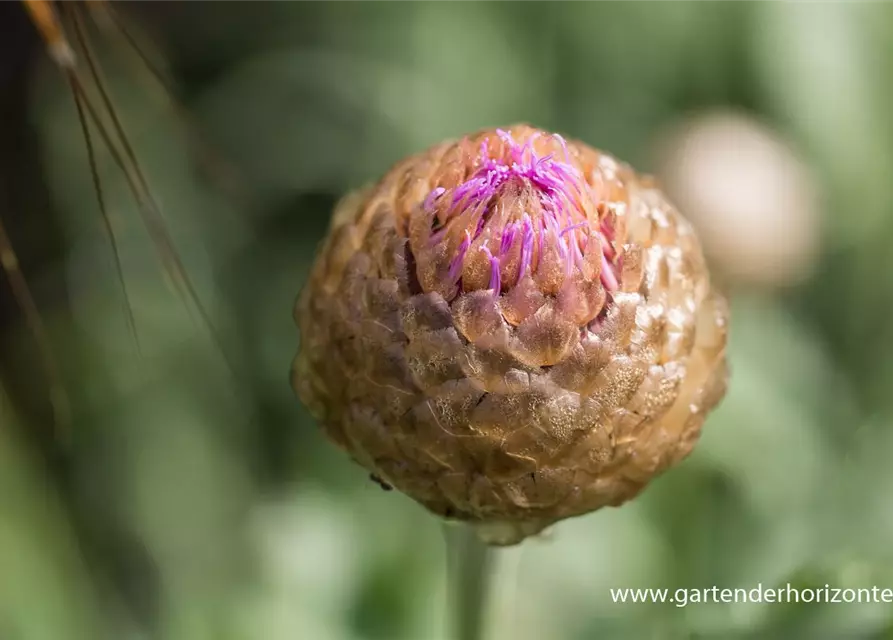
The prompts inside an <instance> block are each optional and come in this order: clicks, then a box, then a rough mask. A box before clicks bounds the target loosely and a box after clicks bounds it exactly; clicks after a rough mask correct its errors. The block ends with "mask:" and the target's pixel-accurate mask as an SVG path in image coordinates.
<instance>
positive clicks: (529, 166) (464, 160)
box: [292, 126, 728, 544]
mask: <svg viewBox="0 0 893 640" xmlns="http://www.w3.org/2000/svg"><path fill="white" fill-rule="evenodd" d="M295 317H296V321H297V323H298V325H299V327H300V331H301V348H300V352H299V353H298V356H297V358H296V359H295V363H294V367H293V373H292V378H293V384H294V387H295V390H296V391H297V393H298V395H299V396H300V398H301V399H302V401H303V402H304V403H305V404H306V405H307V407H309V409H310V411H311V412H312V413H313V415H314V416H315V417H316V418H317V419H318V420H319V422H320V423H321V424H322V425H323V428H324V429H325V430H326V432H327V433H328V435H329V436H330V437H331V438H332V439H333V440H334V441H335V442H336V443H337V444H338V445H340V446H341V447H342V448H343V449H345V450H346V451H347V452H349V453H350V455H352V456H353V458H354V459H355V460H356V461H357V462H358V463H359V464H361V465H363V466H364V467H366V468H367V469H368V470H369V471H370V472H371V473H372V474H373V477H375V478H376V479H378V480H379V481H380V482H382V483H383V484H385V485H386V486H393V487H395V488H397V489H399V490H400V491H403V492H404V493H406V494H407V495H409V496H411V497H412V498H414V499H415V500H417V501H418V502H420V503H421V504H422V505H424V506H425V507H427V508H428V509H429V510H431V511H433V512H434V513H436V514H439V515H441V516H444V517H447V518H452V519H458V520H462V521H466V522H469V523H471V524H473V525H474V526H476V528H477V529H478V531H479V533H480V534H481V536H482V538H484V539H485V541H487V542H490V543H492V544H514V543H517V542H519V541H520V540H522V539H524V538H525V537H526V536H529V535H532V534H535V533H537V532H539V531H541V530H542V529H544V528H545V527H547V526H549V525H550V524H552V523H554V522H556V521H558V520H561V519H563V518H567V517H571V516H576V515H580V514H583V513H587V512H589V511H593V510H595V509H598V508H600V507H603V506H606V505H614V506H616V505H620V504H622V503H623V502H625V501H627V500H629V499H631V498H633V497H634V496H636V495H637V494H638V493H639V492H640V491H641V490H642V488H643V487H644V486H645V485H646V484H647V483H648V482H649V481H650V480H651V479H652V478H653V477H654V476H656V475H657V474H659V473H661V472H662V471H664V470H665V469H667V468H668V467H670V466H671V465H673V464H675V463H676V462H678V461H680V460H681V459H682V458H684V457H685V456H686V455H688V453H689V452H690V451H691V450H692V448H693V446H694V444H695V442H696V440H697V438H698V436H699V433H700V430H701V425H702V423H703V421H704V418H705V416H706V415H707V413H708V412H709V411H710V410H711V409H712V408H713V407H714V406H715V405H716V404H717V403H718V402H719V400H720V399H721V397H722V396H723V394H724V391H725V386H726V377H727V370H726V360H725V343H726V325H727V320H728V311H727V307H726V304H725V301H724V300H723V298H722V297H721V296H720V295H719V294H718V293H717V292H715V291H714V290H712V289H711V287H710V282H709V276H708V273H707V268H706V265H705V262H704V258H703V255H702V252H701V248H700V245H699V243H698V241H697V238H696V237H695V234H694V232H693V230H692V228H691V226H690V225H689V223H688V222H687V221H686V220H685V219H684V218H683V217H682V216H681V215H680V214H679V213H678V212H677V211H676V210H675V209H674V208H673V206H672V205H671V204H670V203H669V202H667V200H666V199H665V198H664V196H663V195H662V194H661V192H660V191H659V190H658V189H657V188H656V187H655V186H654V185H653V184H652V183H651V182H650V181H649V180H647V179H645V178H641V177H639V176H637V175H636V174H635V173H634V172H633V171H632V170H631V169H630V168H629V167H627V166H625V165H623V164H621V163H619V162H618V161H616V160H615V159H613V158H612V157H610V156H609V155H607V154H604V153H601V152H598V151H595V150H594V149H591V148H589V147H587V146H585V145H583V144H581V143H578V142H573V141H568V142H566V141H565V140H564V139H563V138H561V137H560V136H558V135H552V134H547V133H545V132H543V131H539V130H537V129H534V128H531V127H528V126H515V127H512V128H510V129H508V130H505V131H503V130H495V131H493V130H488V131H483V132H479V133H477V134H474V135H471V136H468V137H466V138H463V139H462V140H460V141H458V142H457V141H449V142H445V143H443V144H440V145H437V146H435V147H433V148H431V149H429V150H428V151H426V152H424V153H422V154H420V155H417V156H414V157H410V158H408V159H406V160H404V161H403V162H400V163H399V164H398V165H396V166H395V167H394V168H393V169H392V170H391V171H390V172H389V173H388V174H387V175H386V176H385V177H384V178H383V180H382V181H381V182H379V183H378V184H377V185H376V186H374V187H371V188H369V189H367V190H365V191H363V192H361V193H357V194H353V195H351V196H348V197H347V198H345V199H344V200H343V201H342V203H341V204H340V205H339V206H338V208H337V210H336V211H335V214H334V218H333V220H332V225H331V230H330V233H329V235H328V237H327V239H326V240H325V242H324V244H323V246H322V248H321V251H320V253H319V255H318V257H317V261H316V263H315V266H314V269H313V271H312V273H311V275H310V279H309V281H308V283H307V285H306V287H305V288H304V290H303V292H302V294H301V296H299V299H298V303H297V305H296V308H295Z"/></svg>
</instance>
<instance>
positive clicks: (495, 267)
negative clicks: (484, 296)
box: [481, 245, 502, 293]
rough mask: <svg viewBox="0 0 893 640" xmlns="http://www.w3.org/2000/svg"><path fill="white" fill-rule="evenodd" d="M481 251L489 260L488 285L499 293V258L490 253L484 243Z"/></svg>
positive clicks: (500, 287) (500, 279)
mask: <svg viewBox="0 0 893 640" xmlns="http://www.w3.org/2000/svg"><path fill="white" fill-rule="evenodd" d="M481 251H483V252H484V253H486V254H487V258H488V259H489V260H490V286H489V287H488V288H489V289H490V290H491V291H494V292H496V293H499V292H500V290H501V289H502V275H501V274H500V273H499V259H498V258H495V257H494V256H493V254H492V253H490V249H489V248H488V247H487V246H486V245H484V246H482V247H481Z"/></svg>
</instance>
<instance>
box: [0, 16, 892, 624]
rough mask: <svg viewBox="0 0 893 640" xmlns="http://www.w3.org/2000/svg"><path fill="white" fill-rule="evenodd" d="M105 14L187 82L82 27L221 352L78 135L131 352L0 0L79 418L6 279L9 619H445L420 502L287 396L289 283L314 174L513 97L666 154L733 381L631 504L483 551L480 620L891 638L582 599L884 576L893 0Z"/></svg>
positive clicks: (327, 176) (64, 110)
mask: <svg viewBox="0 0 893 640" xmlns="http://www.w3.org/2000/svg"><path fill="white" fill-rule="evenodd" d="M119 9H120V10H121V12H122V14H123V15H124V16H125V18H127V19H128V24H130V25H131V27H132V29H133V32H134V35H135V36H137V38H138V39H139V40H140V41H141V42H143V43H145V45H146V48H147V50H148V52H149V56H150V57H151V59H152V60H153V61H154V63H155V64H157V65H158V66H159V67H161V68H162V69H163V70H164V74H165V75H166V76H167V77H168V79H169V81H170V83H171V86H172V89H173V94H174V97H175V100H176V103H177V104H179V105H180V106H179V107H176V106H174V102H172V101H171V99H170V97H169V96H166V95H165V93H164V92H163V91H161V90H160V89H159V86H158V85H157V84H156V83H154V81H153V80H152V78H151V76H150V75H149V74H148V73H147V72H146V71H145V68H144V67H143V66H142V65H141V63H140V61H139V60H138V59H137V58H136V57H135V56H133V55H132V52H130V51H129V50H128V49H127V47H126V46H125V43H124V41H123V40H122V39H121V38H120V37H119V36H116V35H115V34H114V33H112V34H106V36H102V34H101V33H99V32H98V31H96V32H94V33H93V35H94V36H97V37H96V38H95V39H94V42H95V46H96V48H97V51H98V53H99V55H100V58H101V60H102V63H103V68H104V70H105V74H106V78H107V80H108V83H109V86H110V87H111V90H112V94H113V96H114V99H115V101H116V104H117V105H118V107H119V109H120V111H121V114H122V119H123V120H124V123H125V125H126V128H127V130H128V133H129V135H130V136H131V137H132V140H133V142H134V145H135V147H136V150H137V152H138V154H139V156H140V158H141V161H142V163H143V165H144V167H145V169H146V171H147V173H148V175H149V176H150V181H151V183H152V186H153V189H154V191H155V193H156V196H157V199H158V200H159V202H160V204H161V207H162V209H163V211H164V214H165V216H166V219H167V222H168V225H169V228H170V230H171V233H172V234H173V236H174V238H175V241H176V243H177V246H178V247H179V249H180V253H181V255H182V258H183V261H184V262H185V264H186V266H187V268H188V270H189V272H190V274H191V276H192V278H193V279H194V280H195V282H196V285H197V288H198V290H199V292H200V296H201V298H202V301H203V303H204V304H205V305H206V307H207V309H208V311H209V313H210V315H211V317H212V319H213V321H214V323H215V324H216V325H217V326H218V327H219V329H220V331H221V333H222V335H223V336H224V344H225V350H226V353H227V355H228V356H229V358H230V359H231V360H232V362H233V363H234V367H233V368H234V370H235V377H233V375H231V374H230V373H229V372H228V369H227V366H226V363H225V361H224V360H223V358H222V357H221V354H220V351H219V350H218V349H217V348H216V347H215V345H214V344H213V342H212V341H211V340H210V339H209V337H208V335H207V332H206V331H204V329H203V328H202V325H201V323H200V322H198V321H197V320H196V314H195V313H194V310H191V309H190V307H189V306H188V305H185V304H184V303H183V302H182V301H181V299H180V298H178V296H177V295H176V294H175V293H173V291H172V289H171V287H170V285H169V284H168V282H167V281H166V278H165V276H164V274H163V271H162V270H161V269H160V268H159V262H158V260H157V258H156V256H155V254H154V252H153V249H152V245H151V244H150V242H149V241H148V237H147V235H146V233H145V230H144V229H143V227H142V225H141V223H140V219H139V216H138V211H137V210H136V208H135V205H134V201H133V198H132V197H131V196H130V194H129V192H128V190H127V189H126V185H125V184H124V182H123V180H122V179H121V176H120V173H119V172H118V171H117V169H116V168H115V166H114V164H113V163H112V162H111V161H110V159H109V158H108V157H107V154H102V153H101V154H100V156H101V157H100V167H99V171H100V174H101V177H102V184H103V186H104V189H105V192H106V197H107V199H108V201H109V209H110V211H111V214H112V217H113V222H114V225H115V231H116V236H117V241H118V246H119V250H120V253H121V255H122V262H123V268H124V272H125V276H126V286H127V289H128V293H129V296H130V299H131V301H132V305H133V309H134V314H135V317H136V323H137V330H138V334H139V342H140V345H139V346H140V352H141V355H140V354H138V352H137V349H136V347H135V345H134V341H133V339H132V337H131V336H130V334H129V333H128V330H127V323H126V316H125V310H124V309H125V307H124V298H123V296H122V293H121V290H120V287H119V285H118V283H117V280H116V276H115V269H114V256H113V253H112V250H111V245H110V243H109V241H108V238H107V236H106V235H105V233H104V230H103V226H102V223H101V219H100V217H99V212H98V209H97V205H96V199H95V194H94V191H93V187H92V183H91V180H90V174H89V171H88V168H87V165H86V154H85V150H84V144H83V138H82V134H81V131H80V130H79V129H78V127H77V119H76V112H75V110H74V106H73V102H72V100H71V97H70V95H69V93H68V89H67V86H66V84H65V82H64V81H63V79H62V77H61V76H60V74H59V73H58V71H57V70H56V69H54V68H53V67H52V66H51V65H50V64H49V63H48V61H47V60H46V59H45V57H44V56H43V55H42V52H41V50H40V48H39V44H38V42H37V40H36V38H35V37H34V36H33V33H32V32H31V31H30V25H28V24H27V22H26V20H25V16H24V12H23V11H22V9H21V8H20V7H19V6H17V5H16V4H13V3H3V6H2V15H3V17H4V21H3V24H4V26H3V27H2V28H0V29H2V31H3V33H4V35H3V38H2V39H0V41H2V42H3V44H2V51H3V55H4V60H5V62H4V63H3V67H2V68H3V75H2V76H0V79H2V82H3V91H2V93H3V101H2V103H3V110H4V111H3V115H4V117H3V120H2V122H0V135H2V138H0V147H2V149H0V152H2V156H0V162H2V167H3V176H2V181H0V189H2V191H0V195H2V200H0V215H2V219H3V222H4V223H5V225H6V226H7V228H8V230H9V232H10V234H11V236H12V240H13V242H14V244H15V246H16V249H17V250H18V253H19V257H20V259H21V263H22V267H23V271H24V272H25V274H26V276H27V277H28V282H29V285H30V287H31V288H32V291H33V293H34V295H35V296H36V298H37V300H38V303H39V305H40V308H41V311H42V313H43V317H44V320H45V322H46V323H47V325H48V330H49V333H50V336H51V341H52V345H53V350H54V353H55V356H56V358H57V359H58V361H59V363H60V367H61V370H62V377H63V379H64V382H65V386H66V388H67V390H68V393H69V396H70V400H71V410H72V423H71V425H70V428H69V429H68V430H67V431H65V432H62V433H59V432H58V431H54V427H53V424H52V421H51V419H50V411H49V405H48V390H47V380H46V378H45V377H44V374H43V372H42V369H41V365H40V360H39V358H38V351H37V349H36V346H35V344H34V341H33V339H32V337H31V335H30V333H29V332H28V330H27V327H26V325H25V323H24V321H23V318H22V316H21V313H20V312H19V310H18V309H17V308H16V306H15V305H14V303H13V300H12V298H11V296H10V291H9V289H8V287H7V286H6V282H5V281H4V282H3V283H2V285H0V312H2V317H0V320H2V324H0V331H2V335H0V367H2V369H0V371H2V390H0V391H2V393H0V640H81V639H83V640H95V639H105V638H109V639H114V640H118V639H122V640H126V639H134V640H137V639H143V638H161V639H165V640H206V639H207V640H225V639H239V640H241V639H246V640H255V639H262V640H296V639H300V640H304V639H307V640H361V639H362V640H445V638H446V637H447V636H446V635H445V631H444V629H445V619H446V616H447V610H446V603H445V592H446V584H445V573H444V570H445V564H444V550H443V541H442V539H441V532H440V528H439V525H438V523H437V522H435V521H434V520H433V518H430V517H429V516H428V515H427V514H425V513H424V512H422V511H421V509H420V508H418V507H416V506H415V505H414V504H413V503H411V502H410V501H409V500H408V499H406V498H404V497H402V496H399V495H395V494H394V493H393V492H391V493H385V492H382V491H381V490H380V489H378V487H376V486H375V485H374V484H373V483H371V482H369V481H368V479H367V476H366V474H364V473H363V472H362V470H361V469H359V468H358V467H356V466H354V465H352V464H351V463H350V462H348V460H347V459H346V458H345V457H344V456H342V455H341V454H340V453H339V452H338V451H336V450H335V449H334V447H332V446H330V445H329V444H328V443H327V442H326V441H324V440H323V438H322V437H321V435H320V434H319V433H318V430H317V428H316V426H315V425H314V424H313V421H312V420H311V419H310V418H309V416H308V415H307V413H306V412H305V411H304V410H303V409H302V407H301V406H300V405H299V403H298V401H297V400H296V399H295V398H294V397H293V394H292V391H291V389H290V387H289V384H288V370H289V366H290V362H291V359H292V357H293V355H294V353H295V352H296V348H297V344H298V338H299V337H298V334H297V330H296V328H295V327H294V325H293V321H292V317H291V311H292V303H293V300H294V297H295V295H296V294H297V292H298V291H299V289H300V287H301V284H302V282H303V280H304V277H305V275H306V273H307V270H308V268H309V265H310V262H311V260H312V258H313V251H314V247H315V245H316V243H317V242H318V241H319V240H320V238H321V237H322V234H323V233H324V231H325V228H326V224H327V218H328V215H329V212H330V211H331V208H332V206H333V204H334V202H335V201H336V200H337V199H338V198H339V197H340V196H341V195H342V194H344V193H345V192H347V191H349V190H351V189H353V188H356V187H359V186H361V185H363V184H364V183H365V182H367V181H370V180H373V179H375V178H376V177H378V176H379V175H380V174H382V173H383V172H384V171H385V170H386V169H387V168H388V167H389V166H390V165H391V164H392V163H393V162H394V161H396V160H398V159H399V158H401V157H402V156H404V155H405V154H408V153H412V152H416V151H419V150H421V149H423V148H424V147H426V146H427V145H429V144H432V143H434V142H437V141H439V140H440V139H441V138H444V137H452V136H458V135H461V134H463V133H466V132H469V131H473V130H475V129H479V128H482V127H488V126H499V125H507V124H511V123H514V122H518V121H526V122H529V123H532V124H534V125H536V126H539V127H543V128H546V129H553V130H557V131H560V132H562V133H564V134H567V135H568V136H571V137H575V138H578V139H581V140H583V141H585V142H587V143H589V144H591V145H593V146H596V147H599V148H602V149H605V150H608V151H610V152H611V153H613V154H615V155H617V156H618V157H620V158H622V159H624V160H626V161H629V162H631V163H632V164H633V165H634V166H636V167H637V168H639V169H641V170H644V171H651V172H655V173H656V174H657V175H658V177H659V178H660V179H661V180H662V181H663V182H664V184H665V186H666V189H667V191H668V192H669V193H670V194H671V196H672V197H674V198H675V199H676V200H677V203H678V204H679V205H680V206H681V207H682V208H683V210H684V211H686V213H687V215H689V216H690V217H691V218H692V220H693V221H694V222H695V223H696V224H697V225H698V226H699V227H700V228H701V229H702V233H703V235H702V239H703V240H704V245H705V248H706V250H707V252H708V254H709V255H710V256H711V258H712V259H713V260H714V263H715V274H716V275H715V277H716V278H717V281H719V282H720V283H721V286H723V287H724V288H725V289H726V290H727V291H728V292H729V295H730V297H731V300H732V308H733V322H732V334H731V345H730V354H731V355H730V358H731V363H732V370H733V378H732V384H731V387H730V392H729V394H728V396H727V398H726V399H725V401H724V403H723V404H722V405H721V407H720V409H719V410H718V411H716V413H715V414H714V415H713V416H712V417H711V419H710V420H708V422H707V425H706V427H705V430H704V434H703V438H702V440H701V443H700V444H699V446H698V448H697V450H696V452H695V453H694V454H693V455H692V456H691V457H690V458H689V459H688V460H687V461H686V462H685V463H684V464H682V465H681V466H680V467H679V468H677V469H675V470H673V471H671V472H670V473H668V474H667V475H665V476H664V477H662V478H661V479H659V480H658V481H656V482H655V483H654V484H653V485H652V486H651V487H650V488H649V489H648V490H647V491H646V492H645V493H644V495H643V496H642V497H641V498H640V499H638V500H636V501H635V502H633V503H631V504H629V505H627V506H624V507H623V508H620V509H608V510H604V511H601V512H598V513H595V514H592V515H590V516H587V517H583V518H579V519H576V520H573V521H568V522H565V523H563V524H560V525H559V526H557V527H556V528H555V529H554V530H553V531H552V532H551V534H550V536H549V537H548V538H546V539H544V540H534V541H531V542H529V543H527V544H525V545H523V547H522V548H520V549H512V550H510V551H506V552H503V553H502V557H501V558H500V559H501V562H502V568H503V571H502V573H501V575H500V579H499V584H498V590H497V598H496V600H495V602H494V607H493V622H492V629H491V632H490V637H491V638H492V639H493V640H499V639H509V638H512V639H518V640H544V639H555V640H590V639H593V640H594V639H596V638H597V639H605V638H622V639H626V638H630V639H645V638H653V639H656V640H657V639H668V640H675V639H683V638H704V639H706V638H717V639H720V640H723V639H734V638H760V639H762V638H769V639H772V638H778V639H783V638H810V639H814V638H817V639H829V640H832V639H849V638H854V639H855V638H861V639H864V640H868V639H875V638H876V639H880V638H893V606H891V605H884V604H875V605H870V604H825V605H822V604H800V605H796V604H790V605H778V604H762V605H761V604H737V605H723V604H710V605H690V606H688V607H685V608H678V607H674V606H672V605H669V604H662V605H659V604H651V605H642V604H625V605H620V604H613V603H612V601H611V598H610V594H609V588H622V587H631V588H647V587H666V588H670V589H676V588H679V587H689V588H697V587H702V588H703V587H708V588H709V587H712V586H714V585H716V586H718V587H720V588H723V587H728V588H735V587H744V588H748V589H750V588H752V587H754V586H756V585H757V584H762V585H763V586H765V587H769V586H785V585H786V584H787V583H791V584H794V585H797V586H803V587H823V586H824V585H825V584H826V583H827V584H830V585H831V586H832V587H841V588H844V587H863V588H870V587H872V586H874V585H877V586H879V587H881V588H883V587H888V588H890V587H893V543H891V540H893V464H891V455H893V428H891V427H893V393H891V391H893V322H891V320H890V317H891V314H893V251H891V250H890V246H891V243H893V180H891V177H893V119H891V117H890V115H889V114H891V113H893V82H891V77H893V55H891V54H893V5H890V4H883V3H877V4H858V3H845V2H841V3H837V4H834V3H823V4H808V3H797V4H793V3H791V4H787V3H715V4H714V3H706V2H696V3H687V2H660V3H646V2H635V3H633V2H625V3H601V2H600V3H533V2H530V3H518V4H514V3H498V4H489V3H482V2H481V3H446V2H429V3H420V4H416V3H408V2H399V3H398V2H394V3H381V4H380V3H373V2H364V3H360V4H351V3H345V2H332V3H325V2H319V3H306V4H305V3H284V2H282V3H236V2H227V3H216V2H195V3H153V4H137V3H133V4H131V3H127V5H126V6H119ZM7 25H8V26H7ZM7 34H8V35H7ZM190 131H191V132H193V133H190ZM194 132H198V135H194Z"/></svg>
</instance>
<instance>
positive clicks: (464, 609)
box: [444, 523, 496, 640]
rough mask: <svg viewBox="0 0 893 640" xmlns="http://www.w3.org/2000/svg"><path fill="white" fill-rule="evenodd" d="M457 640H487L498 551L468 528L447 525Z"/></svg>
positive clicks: (446, 533)
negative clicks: (492, 584)
mask: <svg viewBox="0 0 893 640" xmlns="http://www.w3.org/2000/svg"><path fill="white" fill-rule="evenodd" d="M444 536H445V537H446V543H447V559H448V562H449V565H448V583H447V584H448V587H449V594H450V605H451V609H452V613H453V621H454V625H455V640H484V632H485V627H486V622H487V619H486V613H487V608H488V604H489V600H490V596H491V593H490V591H491V589H490V586H491V583H492V582H493V575H494V570H495V568H496V567H495V564H496V563H495V557H494V556H495V553H496V552H495V551H494V549H493V547H491V546H489V545H486V544H484V543H483V542H481V541H480V539H479V538H478V537H477V534H475V532H474V530H473V529H472V528H471V527H469V526H467V525H464V524H455V523H447V524H445V525H444Z"/></svg>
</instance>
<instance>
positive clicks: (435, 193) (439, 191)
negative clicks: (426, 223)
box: [422, 187, 446, 213]
mask: <svg viewBox="0 0 893 640" xmlns="http://www.w3.org/2000/svg"><path fill="white" fill-rule="evenodd" d="M444 193H446V189H444V188H443V187H436V188H434V189H432V190H431V193H429V194H428V197H427V198H425V203H424V204H423V205H422V207H423V208H424V209H425V211H427V212H428V213H431V211H433V209H434V203H435V201H436V200H437V199H438V198H439V197H440V196H442V195H443V194H444Z"/></svg>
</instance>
